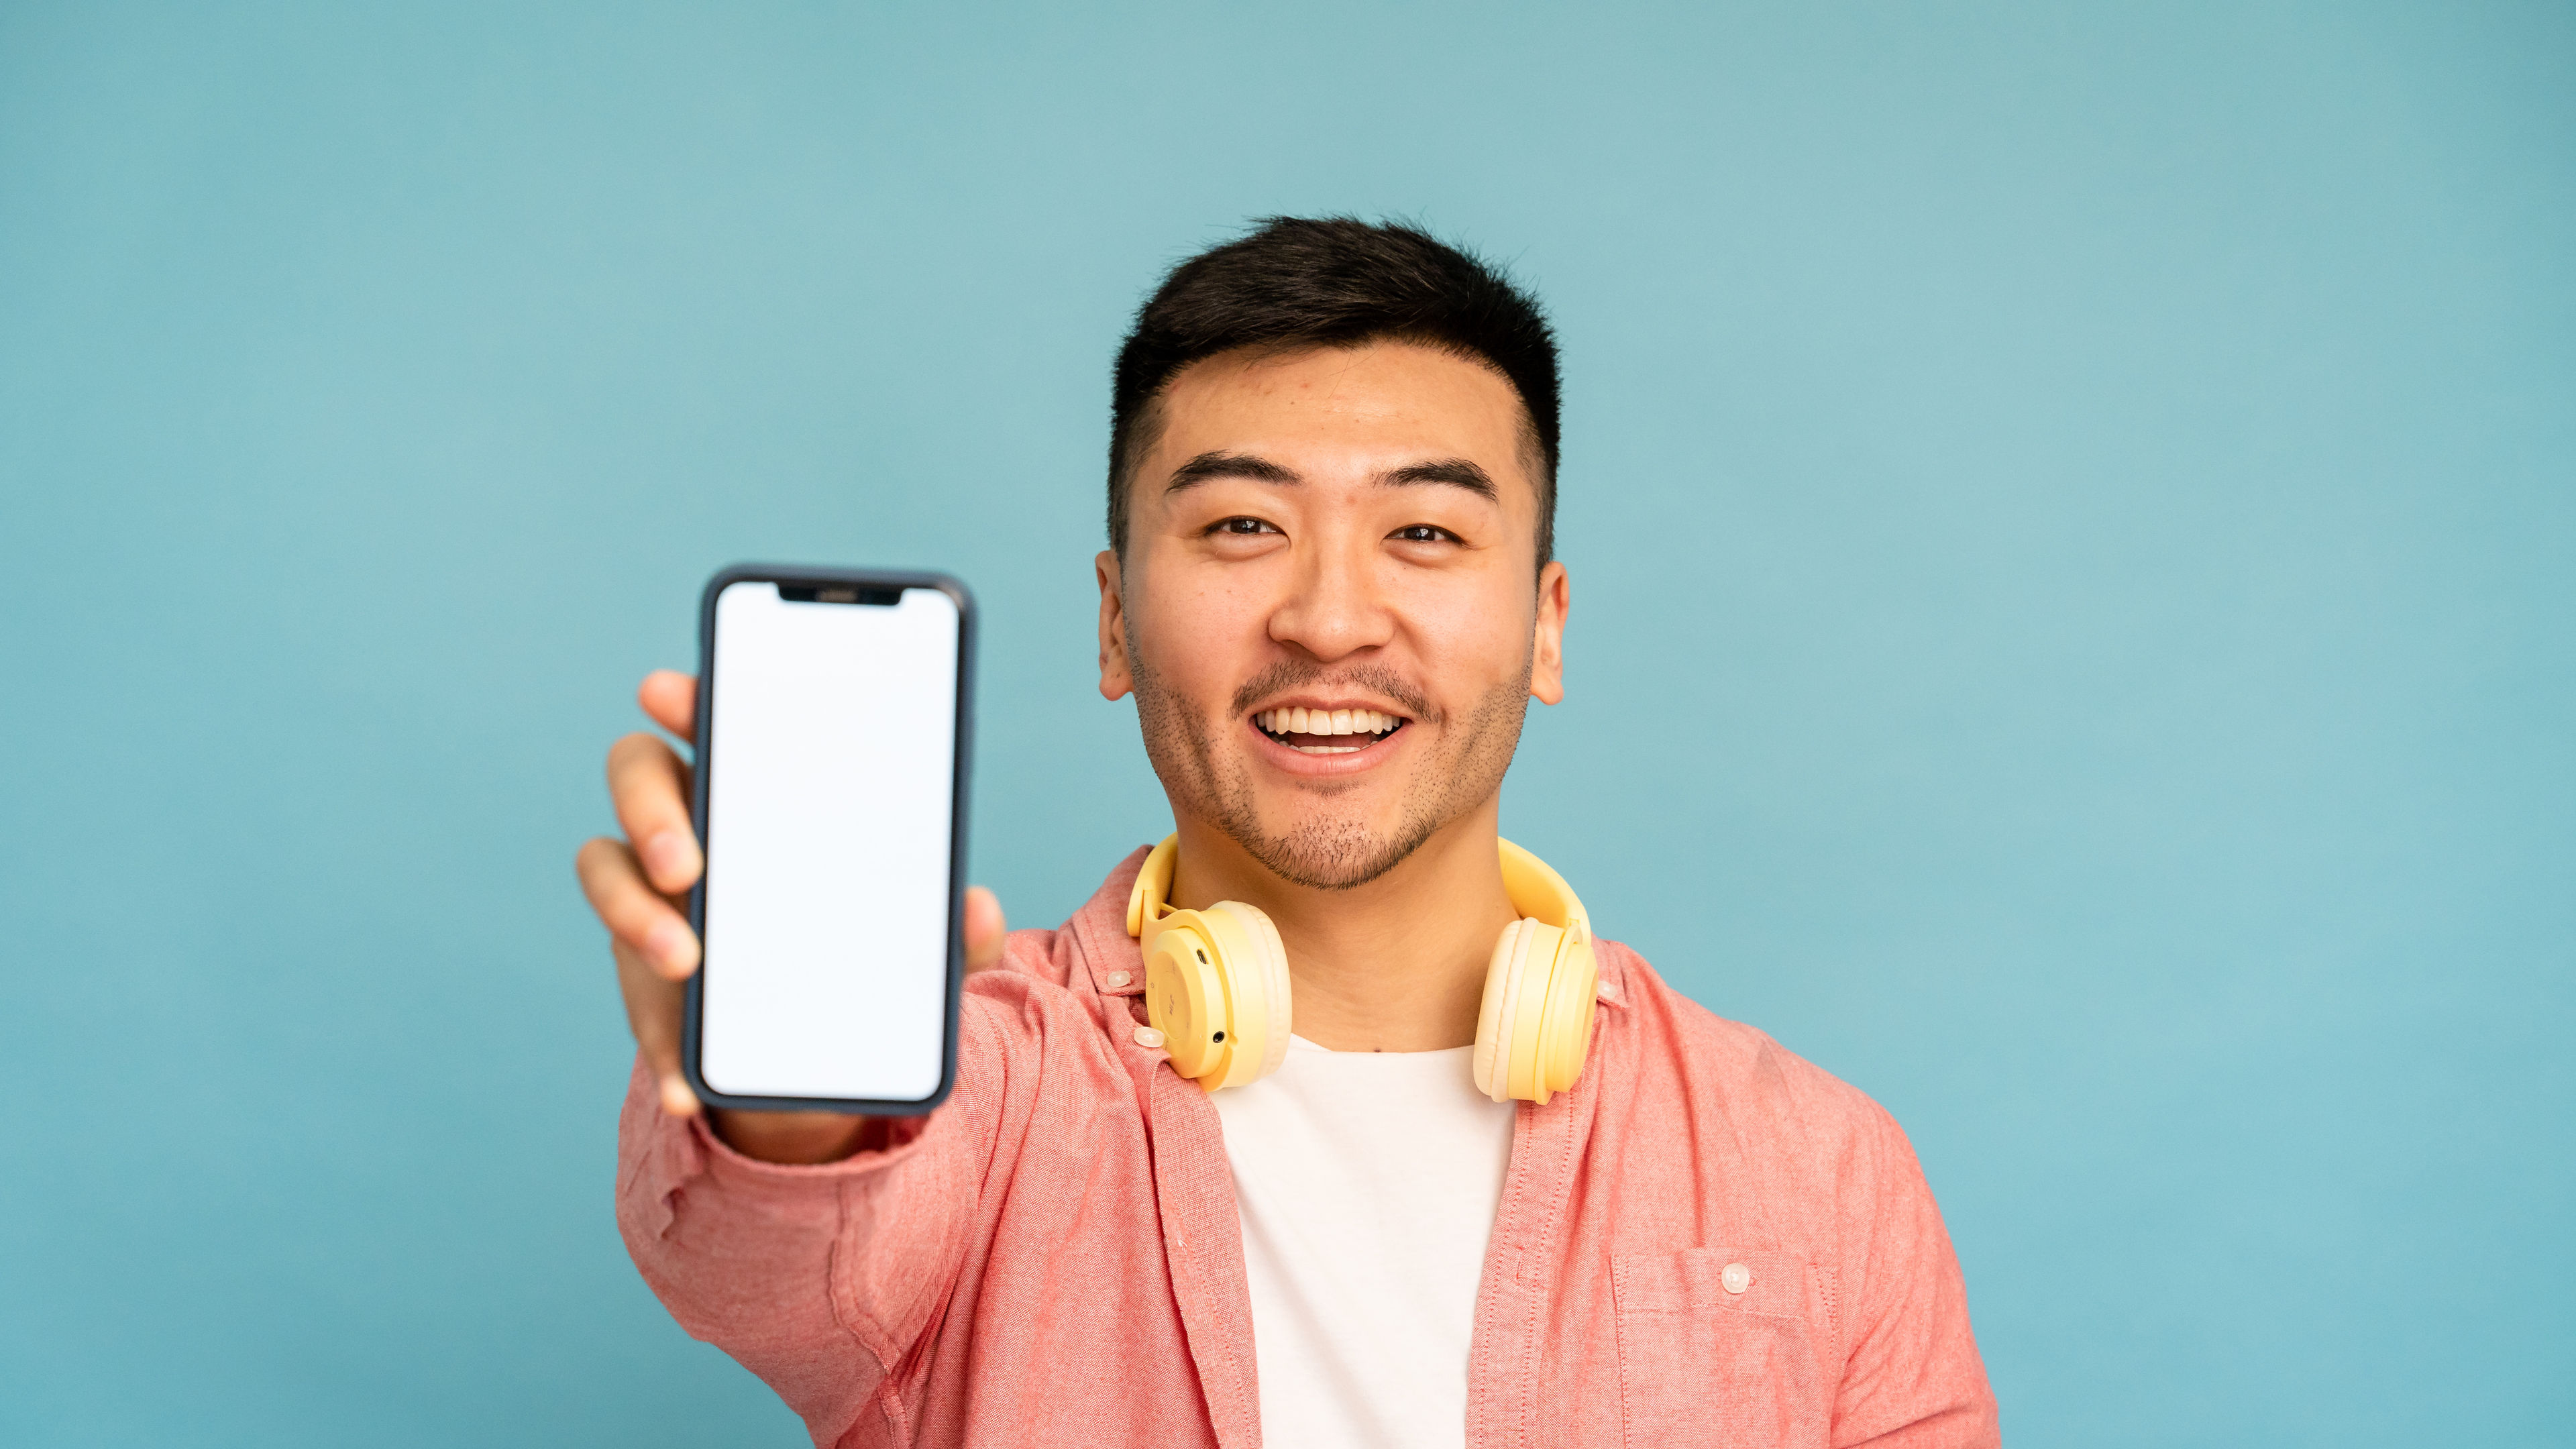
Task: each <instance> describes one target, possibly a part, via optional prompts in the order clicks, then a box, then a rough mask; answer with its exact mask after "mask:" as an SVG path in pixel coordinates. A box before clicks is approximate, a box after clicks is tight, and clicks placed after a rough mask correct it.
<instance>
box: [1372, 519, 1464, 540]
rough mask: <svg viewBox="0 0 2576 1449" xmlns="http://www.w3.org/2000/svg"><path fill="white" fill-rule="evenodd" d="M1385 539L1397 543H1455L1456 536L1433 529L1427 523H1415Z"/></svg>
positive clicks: (1447, 531)
mask: <svg viewBox="0 0 2576 1449" xmlns="http://www.w3.org/2000/svg"><path fill="white" fill-rule="evenodd" d="M1387 537H1388V538H1390V539H1393V540H1394V541H1395V542H1397V543H1456V542H1457V541H1458V535H1456V534H1454V533H1451V532H1450V531H1449V530H1447V529H1445V528H1438V527H1434V526H1433V525H1431V524H1428V523H1417V524H1414V525H1413V526H1412V527H1410V528H1399V529H1397V530H1396V531H1395V532H1393V533H1390V534H1388V535H1387Z"/></svg>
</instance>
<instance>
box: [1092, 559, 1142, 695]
mask: <svg viewBox="0 0 2576 1449" xmlns="http://www.w3.org/2000/svg"><path fill="white" fill-rule="evenodd" d="M1091 571H1092V573H1094V574H1095V575H1097V576H1098V577H1099V579H1100V697H1101V698H1102V699H1124V698H1126V697H1127V693H1128V691H1129V690H1132V689H1134V688H1135V687H1136V676H1135V675H1134V674H1133V673H1132V672H1131V671H1129V669H1128V667H1127V601H1126V599H1125V597H1124V596H1123V595H1122V594H1121V593H1120V580H1119V577H1118V555H1117V554H1116V553H1114V552H1112V551H1111V550H1109V549H1105V548H1104V549H1102V550H1101V551H1100V556H1099V557H1097V558H1095V559H1093V560H1092V561H1091Z"/></svg>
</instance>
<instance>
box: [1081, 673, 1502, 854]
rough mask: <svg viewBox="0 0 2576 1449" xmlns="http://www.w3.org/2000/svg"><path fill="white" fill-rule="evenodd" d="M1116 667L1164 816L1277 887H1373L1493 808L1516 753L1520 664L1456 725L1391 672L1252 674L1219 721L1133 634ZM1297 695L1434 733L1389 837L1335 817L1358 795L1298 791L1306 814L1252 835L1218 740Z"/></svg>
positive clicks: (1244, 793)
mask: <svg viewBox="0 0 2576 1449" xmlns="http://www.w3.org/2000/svg"><path fill="white" fill-rule="evenodd" d="M1127 659H1128V666H1129V669H1130V671H1131V673H1132V675H1133V677H1134V680H1135V689H1136V722H1137V724H1138V725H1139V726H1140V727H1141V728H1142V729H1143V731H1144V735H1145V755H1146V757H1147V758H1148V759H1150V760H1151V761H1153V765H1154V773H1155V774H1156V775H1157V776H1160V777H1161V779H1162V782H1163V790H1164V793H1166V794H1168V795H1169V796H1171V799H1172V808H1173V809H1174V810H1175V811H1177V812H1180V813H1184V814H1188V815H1192V816H1195V817H1196V818H1198V819H1201V820H1205V821H1207V822H1209V823H1210V824H1213V825H1215V826H1216V827H1217V828H1218V829H1219V830H1222V831H1224V832H1225V834H1226V836H1227V838H1228V839H1231V840H1232V841H1234V843H1235V844H1237V845H1239V846H1241V847H1243V850H1244V853H1245V854H1247V855H1250V856H1251V857H1252V858H1253V859H1254V860H1256V861H1258V862H1260V864H1261V866H1262V868H1263V869H1265V870H1268V871H1269V872H1270V873H1271V874H1273V875H1275V876H1278V877H1279V878H1280V879H1281V880H1284V881H1287V882H1289V883H1290V884H1292V885H1301V886H1308V887H1311V888H1314V889H1317V890H1349V889H1351V888H1353V887H1355V886H1362V885H1366V884H1368V883H1369V882H1370V881H1373V880H1376V879H1377V878H1378V877H1379V876H1382V875H1384V874H1386V873H1387V872H1388V871H1390V870H1393V869H1395V867H1396V866H1397V865H1399V864H1401V863H1402V862H1403V861H1404V859H1405V857H1407V856H1410V855H1411V854H1413V852H1414V851H1416V850H1418V849H1420V848H1421V846H1422V843H1423V842H1424V841H1426V840H1429V839H1430V838H1431V837H1432V836H1433V835H1435V834H1437V833H1439V831H1440V829H1441V827H1443V826H1445V825H1447V824H1449V823H1450V822H1451V821H1453V820H1456V819H1458V818H1459V817H1460V816H1462V815H1465V814H1466V813H1467V812H1469V811H1471V810H1474V809H1475V808H1477V807H1478V806H1480V805H1482V804H1484V803H1485V802H1486V801H1487V800H1490V799H1492V798H1493V796H1494V792H1495V791H1497V790H1499V789H1500V788H1502V783H1503V772H1504V771H1506V770H1508V769H1510V768H1511V763H1512V754H1513V752H1514V751H1515V750H1517V749H1518V748H1519V747H1520V738H1521V722H1522V719H1523V717H1524V715H1525V714H1526V712H1527V710H1528V708H1529V681H1530V661H1529V659H1528V658H1527V657H1524V658H1523V659H1522V660H1521V668H1520V677H1519V678H1518V679H1517V680H1513V681H1509V682H1506V683H1504V684H1500V685H1496V686H1495V687H1494V688H1493V689H1491V690H1488V691H1487V692H1486V693H1485V695H1484V697H1483V698H1481V699H1479V700H1477V701H1476V703H1475V704H1474V705H1472V706H1470V707H1469V708H1468V709H1467V710H1466V711H1465V712H1464V713H1463V714H1461V715H1459V716H1458V717H1456V718H1455V719H1452V718H1450V717H1448V716H1446V715H1442V714H1440V713H1438V712H1436V711H1434V710H1433V709H1432V708H1431V706H1430V702H1429V701H1428V700H1426V699H1424V698H1423V697H1422V695H1421V693H1420V692H1419V691H1418V690H1415V689H1414V688H1412V687H1411V686H1410V685H1408V684H1406V683H1405V681H1404V680H1402V679H1401V678H1399V677H1397V676H1396V675H1395V674H1393V673H1392V672H1391V671H1387V670H1382V669H1372V668H1370V667H1368V666H1365V665H1363V666H1360V667H1358V668H1349V669H1328V668H1326V667H1324V666H1322V665H1319V664H1312V663H1305V662H1300V661H1286V662H1283V663H1281V664H1279V665H1276V666H1274V667H1272V668H1270V669H1268V670H1265V671H1263V672H1262V674H1261V675H1260V676H1259V677H1258V678H1256V679H1253V680H1252V681H1250V682H1249V683H1247V684H1246V685H1245V686H1244V687H1243V688H1242V689H1240V690H1238V691H1237V692H1236V698H1235V700H1234V701H1233V703H1234V705H1235V706H1236V707H1235V708H1233V709H1232V710H1231V711H1230V712H1229V713H1228V714H1227V715H1226V716H1225V717H1224V718H1221V719H1220V718H1216V717H1213V716H1211V715H1210V714H1208V713H1206V712H1203V711H1201V710H1198V709H1195V708H1193V707H1192V706H1191V702H1190V701H1189V700H1188V699H1186V698H1184V697H1182V696H1181V695H1180V694H1178V693H1176V692H1174V691H1173V690H1171V689H1169V688H1167V687H1166V686H1165V685H1164V683H1163V680H1162V678H1161V676H1159V675H1157V674H1156V673H1154V671H1153V669H1152V668H1151V667H1150V666H1148V665H1147V664H1146V663H1145V657H1144V655H1143V653H1142V652H1140V651H1139V650H1138V649H1137V648H1136V639H1135V635H1134V633H1133V632H1132V630H1131V631H1130V633H1129V635H1128V639H1127ZM1297 685H1318V686H1331V685H1341V686H1346V687H1350V688H1353V689H1358V690H1364V691H1367V692H1369V693H1373V694H1377V695H1380V696H1382V697H1384V698H1386V699H1389V700H1393V701H1395V702H1397V703H1399V704H1402V705H1403V706H1404V707H1405V708H1406V709H1408V710H1410V711H1412V723H1410V724H1408V725H1406V726H1405V728H1406V729H1407V730H1408V731H1409V730H1415V729H1426V728H1428V729H1431V730H1433V731H1434V732H1435V734H1436V736H1437V740H1436V753H1435V754H1434V755H1433V756H1432V757H1431V758H1430V759H1427V760H1425V761H1423V762H1422V763H1421V764H1420V765H1419V766H1418V767H1417V768H1416V769H1415V771H1414V774H1413V777H1412V778H1411V779H1410V780H1408V781H1406V782H1405V789H1404V803H1403V811H1402V814H1401V816H1400V818H1399V819H1398V821H1397V823H1396V826H1395V828H1394V829H1393V830H1392V831H1387V832H1381V831H1379V830H1377V829H1376V828H1375V827H1374V826H1373V825H1372V824H1371V823H1370V822H1369V821H1368V820H1367V819H1365V818H1363V817H1361V816H1360V815H1358V814H1356V813H1352V812H1349V811H1340V810H1336V809H1334V808H1333V804H1332V802H1333V799H1334V797H1335V796H1337V795H1342V794H1347V793H1350V792H1351V791H1352V790H1353V789H1355V788H1357V787H1356V786H1355V785H1347V786H1342V787H1340V788H1336V787H1335V785H1333V784H1331V783H1323V784H1320V785H1308V786H1305V787H1303V788H1302V790H1301V791H1300V794H1301V796H1302V797H1303V798H1302V799H1301V800H1300V801H1299V802H1298V803H1300V804H1301V805H1303V806H1305V809H1304V811H1303V814H1302V817H1301V818H1300V819H1298V820H1297V821H1296V823H1294V824H1292V825H1291V826H1289V827H1288V829H1287V830H1286V831H1284V832H1280V833H1271V832H1268V831H1265V830H1264V829H1263V828H1262V823H1261V808H1260V801H1259V799H1258V797H1257V796H1256V794H1255V792H1254V790H1253V785H1252V765H1251V762H1250V761H1249V760H1247V759H1245V758H1243V756H1242V754H1241V753H1240V752H1239V751H1235V752H1226V751H1220V750H1219V749H1218V748H1217V740H1218V732H1219V731H1221V730H1222V731H1230V730H1231V729H1232V727H1233V720H1234V719H1235V717H1237V716H1240V715H1242V714H1243V713H1244V712H1245V711H1246V710H1248V709H1249V708H1250V707H1251V706H1252V704H1253V703H1254V702H1256V701H1257V700H1258V699H1260V698H1261V697H1262V696H1263V695H1267V694H1272V693H1275V692H1277V691H1279V690H1282V689H1287V688H1290V687H1292V686H1297Z"/></svg>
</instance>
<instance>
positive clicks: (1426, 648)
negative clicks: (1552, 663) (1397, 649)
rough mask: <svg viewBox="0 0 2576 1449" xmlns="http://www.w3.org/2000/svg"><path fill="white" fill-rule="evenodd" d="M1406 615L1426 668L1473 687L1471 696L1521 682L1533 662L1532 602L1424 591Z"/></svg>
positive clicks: (1413, 600) (1445, 591)
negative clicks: (1503, 683)
mask: <svg viewBox="0 0 2576 1449" xmlns="http://www.w3.org/2000/svg"><path fill="white" fill-rule="evenodd" d="M1405 612H1406V615H1407V618H1408V621H1409V622H1410V624H1411V626H1412V632H1413V634H1414V637H1415V638H1417V639H1419V640H1420V641H1421V649H1422V652H1423V662H1424V663H1426V664H1428V665H1429V666H1430V667H1431V668H1432V669H1433V671H1434V672H1435V673H1436V674H1437V675H1439V676H1440V677H1442V678H1446V679H1455V680H1459V681H1461V682H1463V683H1465V684H1467V685H1469V686H1471V688H1470V689H1469V690H1468V691H1467V692H1471V693H1474V692H1482V691H1483V690H1484V689H1486V688H1488V687H1490V686H1492V685H1493V684H1494V683H1496V682H1498V681H1502V680H1510V679H1517V678H1519V677H1520V673H1521V669H1522V667H1523V666H1524V664H1525V663H1526V662H1527V660H1528V658H1529V648H1530V626H1531V623H1532V616H1531V612H1530V602H1529V600H1527V599H1524V598H1519V597H1516V596H1508V595H1487V594H1483V593H1465V592H1461V591H1456V590H1424V591H1422V593H1421V595H1420V596H1419V597H1416V598H1414V599H1412V600H1410V601H1409V602H1408V605H1407V608H1406V611H1405Z"/></svg>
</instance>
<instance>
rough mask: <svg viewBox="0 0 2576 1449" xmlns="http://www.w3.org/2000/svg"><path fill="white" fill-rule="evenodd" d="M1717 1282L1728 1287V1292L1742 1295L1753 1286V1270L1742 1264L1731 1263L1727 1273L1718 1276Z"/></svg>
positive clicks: (1726, 1270) (1727, 1267)
mask: <svg viewBox="0 0 2576 1449" xmlns="http://www.w3.org/2000/svg"><path fill="white" fill-rule="evenodd" d="M1717 1281H1718V1282H1720V1283H1723V1284H1725V1285H1726V1291H1727V1292H1729V1293H1741V1292H1743V1291H1744V1290H1745V1289H1747V1288H1750V1287H1752V1286H1753V1270H1752V1269H1750V1268H1747V1267H1745V1266H1744V1265H1743V1264H1742V1263H1729V1264H1727V1265H1726V1268H1725V1271H1723V1272H1721V1273H1719V1274H1718V1275H1717Z"/></svg>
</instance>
